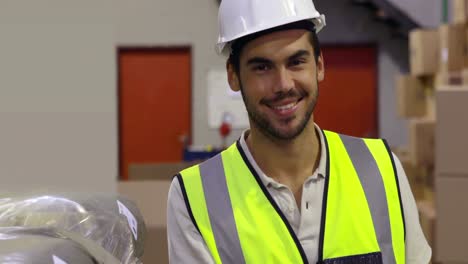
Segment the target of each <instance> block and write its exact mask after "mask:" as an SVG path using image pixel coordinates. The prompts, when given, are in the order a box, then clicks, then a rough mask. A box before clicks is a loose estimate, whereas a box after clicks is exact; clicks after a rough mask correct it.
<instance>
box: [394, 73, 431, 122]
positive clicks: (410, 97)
mask: <svg viewBox="0 0 468 264" xmlns="http://www.w3.org/2000/svg"><path fill="white" fill-rule="evenodd" d="M397 109H398V115H399V116H400V117H403V118H410V117H421V116H424V115H425V114H426V98H425V92H424V86H423V83H422V81H421V80H420V79H418V78H417V77H414V76H410V75H399V76H397Z"/></svg>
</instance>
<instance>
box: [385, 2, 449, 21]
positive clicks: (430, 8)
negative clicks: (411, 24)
mask: <svg viewBox="0 0 468 264" xmlns="http://www.w3.org/2000/svg"><path fill="white" fill-rule="evenodd" d="M388 1H389V2H391V3H393V4H394V5H395V6H397V7H398V8H399V9H400V10H402V11H403V12H405V13H406V14H408V15H409V16H410V17H411V18H413V20H414V21H416V23H418V24H420V25H421V26H423V27H437V26H438V25H439V24H440V21H442V1H441V0H412V1H408V0H388Z"/></svg>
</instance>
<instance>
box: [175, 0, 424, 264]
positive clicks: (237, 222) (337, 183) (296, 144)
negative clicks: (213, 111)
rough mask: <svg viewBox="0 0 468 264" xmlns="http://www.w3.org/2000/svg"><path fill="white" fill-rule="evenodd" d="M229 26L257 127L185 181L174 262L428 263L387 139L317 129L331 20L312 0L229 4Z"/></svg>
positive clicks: (236, 84)
mask: <svg viewBox="0 0 468 264" xmlns="http://www.w3.org/2000/svg"><path fill="white" fill-rule="evenodd" d="M219 22H220V37H219V42H218V47H219V50H220V51H221V52H222V53H229V59H228V60H227V64H226V65H227V74H228V81H229V85H230V87H231V88H232V90H234V91H241V92H242V97H243V100H244V103H245V106H246V109H247V112H248V114H249V120H250V129H249V130H246V131H245V132H244V133H243V134H242V136H241V138H240V139H239V140H238V141H237V142H236V143H234V144H233V145H232V146H231V147H229V148H228V149H226V150H225V151H223V152H222V154H220V155H218V156H216V157H214V158H212V159H210V160H208V161H206V162H204V163H202V164H200V165H197V166H194V167H192V168H189V169H186V170H184V171H182V172H181V173H180V174H179V175H177V177H175V178H174V180H173V182H172V185H171V188H170V190H169V197H168V241H169V257H170V261H171V263H336V264H339V263H343V264H346V263H363V264H366V263H369V264H370V263H385V264H387V263H398V264H400V263H414V264H416V263H417V264H420V263H428V262H429V260H430V257H431V249H430V247H429V246H428V244H427V242H426V240H425V238H424V235H423V234H422V231H421V227H420V224H419V220H418V214H417V208H416V205H415V201H414V198H413V195H412V193H411V190H410V187H409V184H408V180H407V178H406V175H405V173H404V171H403V169H402V166H401V164H400V162H399V161H398V159H397V158H396V157H395V156H394V155H393V154H392V153H391V152H390V150H389V148H388V146H387V144H386V143H385V141H383V140H378V139H360V138H353V137H349V136H345V135H339V134H336V133H333V132H330V131H322V130H321V129H320V128H319V127H318V126H317V125H316V124H314V122H313V111H314V108H315V104H316V101H317V99H318V93H319V88H318V83H319V82H320V81H322V80H323V79H324V75H325V67H324V59H323V57H322V54H321V52H320V47H319V42H318V39H317V35H316V33H317V32H318V31H319V30H320V29H321V28H322V27H323V26H324V25H325V20H324V16H323V15H320V14H319V13H318V12H317V11H316V10H315V7H314V4H313V3H312V1H307V0H256V1H252V0H223V1H222V2H221V6H220V10H219ZM357 92H358V91H357Z"/></svg>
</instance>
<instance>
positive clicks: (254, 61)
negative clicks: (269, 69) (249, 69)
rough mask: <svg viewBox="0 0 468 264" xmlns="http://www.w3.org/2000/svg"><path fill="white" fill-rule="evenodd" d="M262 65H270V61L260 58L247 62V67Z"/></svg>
mask: <svg viewBox="0 0 468 264" xmlns="http://www.w3.org/2000/svg"><path fill="white" fill-rule="evenodd" d="M263 63H266V64H271V63H272V61H271V60H269V59H266V58H262V57H253V58H251V59H249V60H248V61H247V65H252V64H263Z"/></svg>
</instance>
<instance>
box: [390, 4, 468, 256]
mask: <svg viewBox="0 0 468 264" xmlns="http://www.w3.org/2000/svg"><path fill="white" fill-rule="evenodd" d="M452 6H453V8H454V10H453V14H454V22H453V23H452V24H444V25H441V26H440V27H439V28H438V29H431V30H429V29H417V30H414V31H412V32H411V33H410V36H409V41H410V45H409V46H410V66H411V67H410V74H408V75H401V76H398V80H397V98H398V99H397V102H398V113H399V116H401V117H404V118H406V119H408V121H409V123H408V124H409V144H408V147H407V148H406V150H405V151H404V152H402V151H395V152H396V154H397V155H398V156H399V158H400V160H401V162H402V164H403V167H404V168H405V171H406V173H407V176H408V179H409V182H410V185H411V188H412V190H413V193H414V196H415V198H416V200H417V201H418V207H419V213H420V219H421V223H423V229H424V230H423V231H424V233H425V235H426V238H427V239H428V241H429V243H430V244H431V246H432V249H433V256H434V258H433V260H435V261H437V262H440V263H468V250H466V249H467V245H468V231H466V230H468V229H465V228H464V227H463V225H462V224H463V223H468V202H465V200H466V201H468V191H464V189H467V190H468V158H466V154H465V153H463V150H468V140H467V139H466V138H465V137H466V136H468V0H453V5H452ZM464 154H465V155H464ZM436 215H437V219H436Z"/></svg>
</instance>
